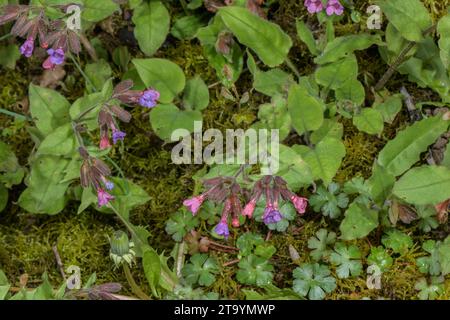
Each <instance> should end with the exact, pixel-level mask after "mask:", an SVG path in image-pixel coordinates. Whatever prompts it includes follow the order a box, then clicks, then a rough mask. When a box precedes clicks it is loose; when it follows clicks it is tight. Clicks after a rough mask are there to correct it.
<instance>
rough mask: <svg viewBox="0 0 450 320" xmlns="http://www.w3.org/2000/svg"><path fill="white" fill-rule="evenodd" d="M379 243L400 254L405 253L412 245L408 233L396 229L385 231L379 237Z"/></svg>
mask: <svg viewBox="0 0 450 320" xmlns="http://www.w3.org/2000/svg"><path fill="white" fill-rule="evenodd" d="M381 243H383V245H384V246H385V247H386V248H391V249H392V250H393V251H394V253H400V254H405V253H406V252H407V251H408V249H409V248H411V247H412V245H413V241H412V239H411V237H410V236H409V235H407V234H405V233H403V232H401V231H398V230H396V229H394V230H389V231H387V232H386V234H385V235H384V236H383V238H382V239H381Z"/></svg>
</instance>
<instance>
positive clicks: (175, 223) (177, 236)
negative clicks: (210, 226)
mask: <svg viewBox="0 0 450 320" xmlns="http://www.w3.org/2000/svg"><path fill="white" fill-rule="evenodd" d="M198 224H199V221H198V217H196V216H192V213H190V212H187V211H186V210H181V211H177V212H176V213H174V214H173V215H171V216H170V219H169V220H167V222H166V229H165V230H166V232H167V233H168V234H170V235H171V236H172V239H173V240H175V241H177V242H181V240H182V239H183V237H184V236H185V235H186V234H187V233H188V232H189V231H191V230H192V229H194V228H195V227H197V225H198Z"/></svg>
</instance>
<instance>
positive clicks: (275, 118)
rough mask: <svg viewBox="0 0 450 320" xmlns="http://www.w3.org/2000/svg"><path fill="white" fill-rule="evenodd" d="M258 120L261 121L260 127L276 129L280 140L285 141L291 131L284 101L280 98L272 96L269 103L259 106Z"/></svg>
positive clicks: (289, 117) (289, 118)
mask: <svg viewBox="0 0 450 320" xmlns="http://www.w3.org/2000/svg"><path fill="white" fill-rule="evenodd" d="M258 118H259V119H260V120H261V122H260V124H261V127H264V128H267V129H278V130H279V138H280V140H283V139H285V138H286V137H287V136H288V134H289V132H290V131H291V116H290V115H289V112H288V109H287V105H286V100H285V99H284V98H281V97H280V96H274V97H273V98H272V101H271V103H265V104H262V105H260V106H259V110H258Z"/></svg>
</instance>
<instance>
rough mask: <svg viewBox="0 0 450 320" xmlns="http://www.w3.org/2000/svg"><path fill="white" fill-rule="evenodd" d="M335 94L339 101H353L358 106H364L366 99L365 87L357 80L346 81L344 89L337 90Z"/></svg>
mask: <svg viewBox="0 0 450 320" xmlns="http://www.w3.org/2000/svg"><path fill="white" fill-rule="evenodd" d="M335 94H336V99H337V100H338V101H342V100H344V101H345V100H347V101H351V102H353V103H354V104H355V105H356V106H360V105H362V104H363V103H364V100H365V98H366V92H365V90H364V87H363V85H362V84H361V82H359V81H358V80H357V79H349V80H348V81H346V82H345V83H344V84H343V85H342V87H340V88H339V89H336V92H335Z"/></svg>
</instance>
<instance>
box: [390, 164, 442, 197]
mask: <svg viewBox="0 0 450 320" xmlns="http://www.w3.org/2000/svg"><path fill="white" fill-rule="evenodd" d="M392 192H393V193H394V194H395V195H396V196H397V197H399V198H401V199H403V200H405V201H406V202H408V203H411V204H415V205H422V204H437V203H439V202H442V201H444V200H447V199H449V198H450V169H448V168H446V167H438V166H422V167H418V168H413V169H411V170H409V171H408V172H407V173H405V175H403V176H402V177H401V178H400V180H398V181H397V182H396V183H395V185H394V189H393V190H392Z"/></svg>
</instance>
